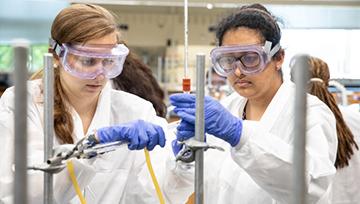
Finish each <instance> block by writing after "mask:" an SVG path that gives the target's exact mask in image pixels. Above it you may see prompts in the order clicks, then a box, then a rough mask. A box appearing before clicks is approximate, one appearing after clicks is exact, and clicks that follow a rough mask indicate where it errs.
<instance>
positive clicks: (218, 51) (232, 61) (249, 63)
mask: <svg viewBox="0 0 360 204" xmlns="http://www.w3.org/2000/svg"><path fill="white" fill-rule="evenodd" d="M271 44H272V43H271V42H270V41H266V42H265V45H264V46H261V45H245V46H243V45H241V46H240V45H235V46H221V47H217V48H214V49H213V50H212V51H211V53H210V56H211V61H212V63H213V64H214V68H215V71H216V72H217V73H218V74H219V75H221V76H224V77H227V76H229V75H230V74H231V73H233V72H234V71H235V70H236V69H237V68H239V69H240V71H241V73H242V74H244V75H254V74H257V73H259V72H262V71H263V70H264V69H265V67H266V65H267V64H268V63H269V62H270V61H271V58H272V57H273V56H274V54H275V53H276V52H277V51H279V50H280V44H279V43H278V44H277V45H275V46H274V47H273V48H272V49H271Z"/></svg>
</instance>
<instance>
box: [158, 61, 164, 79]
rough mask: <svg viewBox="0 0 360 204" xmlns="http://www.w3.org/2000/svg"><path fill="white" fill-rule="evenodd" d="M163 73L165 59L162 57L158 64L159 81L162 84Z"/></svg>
mask: <svg viewBox="0 0 360 204" xmlns="http://www.w3.org/2000/svg"><path fill="white" fill-rule="evenodd" d="M162 71H163V58H162V57H161V56H159V57H158V63H157V80H158V81H159V82H160V83H162V82H163V79H162Z"/></svg>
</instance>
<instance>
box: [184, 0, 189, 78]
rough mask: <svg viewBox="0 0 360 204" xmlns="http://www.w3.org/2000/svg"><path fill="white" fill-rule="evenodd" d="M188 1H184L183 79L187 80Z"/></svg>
mask: <svg viewBox="0 0 360 204" xmlns="http://www.w3.org/2000/svg"><path fill="white" fill-rule="evenodd" d="M188 16H189V15H188V0H184V79H187V78H188V76H189V67H188V47H189V43H188V36H189V27H188V23H189V20H188Z"/></svg>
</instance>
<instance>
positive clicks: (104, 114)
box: [71, 82, 111, 141]
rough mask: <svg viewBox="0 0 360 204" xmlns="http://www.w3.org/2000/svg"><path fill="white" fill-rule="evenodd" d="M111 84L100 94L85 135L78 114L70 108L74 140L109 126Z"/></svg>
mask: <svg viewBox="0 0 360 204" xmlns="http://www.w3.org/2000/svg"><path fill="white" fill-rule="evenodd" d="M110 104H111V84H110V83H109V82H108V83H107V84H106V85H105V87H104V88H103V90H102V91H101V93H100V96H99V100H98V103H97V107H96V111H95V114H94V117H93V119H92V120H91V123H90V126H89V128H88V131H87V132H86V133H84V132H83V129H84V128H83V125H82V121H81V118H80V116H79V114H78V113H77V112H76V111H75V109H73V108H71V113H72V118H73V122H74V137H75V138H74V139H75V140H76V141H77V140H79V139H81V138H83V137H84V136H86V135H89V134H90V133H93V132H94V131H95V130H96V129H99V128H102V127H105V126H108V125H109V124H110V112H111V111H110V109H111V105H110Z"/></svg>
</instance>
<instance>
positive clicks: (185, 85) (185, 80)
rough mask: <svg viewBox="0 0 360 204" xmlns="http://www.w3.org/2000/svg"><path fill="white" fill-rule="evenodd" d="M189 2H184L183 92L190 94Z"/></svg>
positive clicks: (185, 0) (186, 0)
mask: <svg viewBox="0 0 360 204" xmlns="http://www.w3.org/2000/svg"><path fill="white" fill-rule="evenodd" d="M188 21H189V20H188V0H184V78H183V81H182V89H183V90H182V91H183V92H184V93H190V89H191V81H190V78H189V67H188V54H189V53H188V46H189V45H188V34H189V33H188V32H189V29H188V28H189V27H188Z"/></svg>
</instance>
